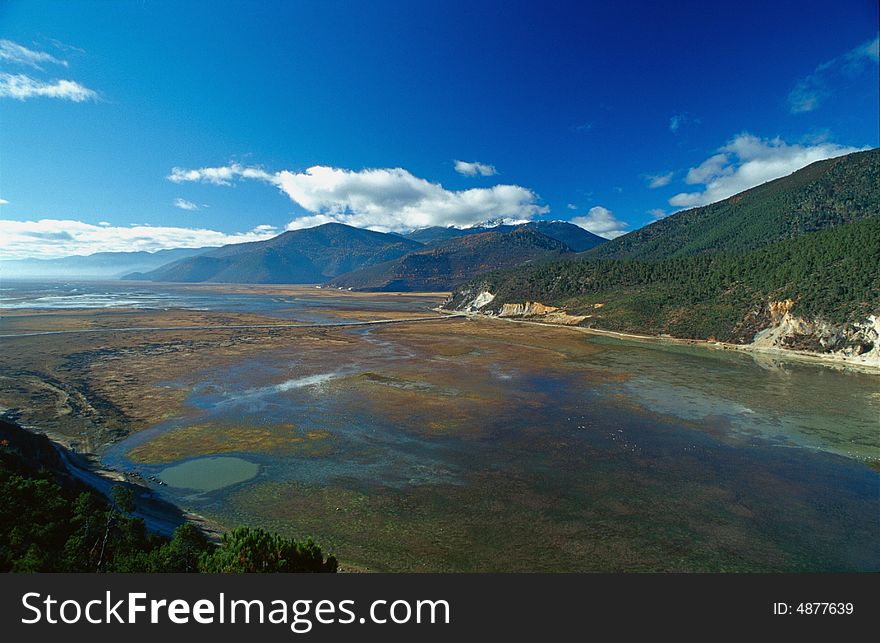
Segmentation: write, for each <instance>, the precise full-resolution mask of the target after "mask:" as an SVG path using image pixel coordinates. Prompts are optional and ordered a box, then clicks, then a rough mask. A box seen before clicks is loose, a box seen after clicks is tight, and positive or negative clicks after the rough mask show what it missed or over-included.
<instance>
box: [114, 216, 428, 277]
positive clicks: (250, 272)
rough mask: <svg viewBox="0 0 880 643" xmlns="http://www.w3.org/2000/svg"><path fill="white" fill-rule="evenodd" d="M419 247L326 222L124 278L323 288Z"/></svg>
mask: <svg viewBox="0 0 880 643" xmlns="http://www.w3.org/2000/svg"><path fill="white" fill-rule="evenodd" d="M421 247H422V244H421V243H419V242H417V241H412V240H410V239H406V238H404V237H400V236H398V235H392V234H385V233H382V232H373V231H371V230H364V229H361V228H354V227H351V226H347V225H343V224H341V223H326V224H324V225H320V226H316V227H314V228H306V229H302V230H290V231H288V232H284V233H283V234H280V235H278V236H277V237H273V238H272V239H268V240H266V241H255V242H250V243H239V244H232V245H228V246H223V247H222V248H218V249H216V250H212V251H209V252H206V253H203V254H201V255H198V256H196V257H189V258H186V259H182V260H180V261H175V262H173V263H170V264H167V265H164V266H162V267H160V268H158V269H156V270H152V271H150V272H146V273H142V274H130V275H126V278H127V279H142V280H149V281H170V282H190V283H192V282H214V283H254V284H258V283H265V284H278V283H290V284H296V283H300V284H302V283H324V282H326V281H327V280H328V279H332V278H333V277H336V276H338V275H341V274H343V273H345V272H350V271H352V270H355V269H358V268H362V267H366V266H371V265H374V264H377V263H382V262H384V261H389V260H391V259H396V258H397V257H400V256H402V255H404V254H406V253H408V252H411V251H413V250H415V249H417V248H421Z"/></svg>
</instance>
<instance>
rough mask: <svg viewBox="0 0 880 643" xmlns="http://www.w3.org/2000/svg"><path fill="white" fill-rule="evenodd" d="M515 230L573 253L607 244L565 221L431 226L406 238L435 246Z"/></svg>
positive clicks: (601, 238)
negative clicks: (545, 238)
mask: <svg viewBox="0 0 880 643" xmlns="http://www.w3.org/2000/svg"><path fill="white" fill-rule="evenodd" d="M517 228H528V229H530V230H534V231H535V232H540V233H541V234H543V235H545V236H548V237H550V238H551V239H556V240H557V241H561V242H562V243H564V244H565V245H566V246H568V247H569V248H570V249H571V250H573V251H575V252H584V251H585V250H589V249H591V248H595V247H596V246H598V245H601V244H603V243H606V242H607V239H605V238H603V237H600V236H598V235H596V234H593V233H592V232H588V231H587V230H584V229H583V228H581V227H580V226H576V225H574V224H573V223H568V222H567V221H529V222H528V223H523V224H522V225H507V224H505V225H498V226H494V227H486V226H476V227H473V228H451V227H450V228H443V227H440V226H432V227H430V228H422V229H421V230H415V231H414V232H410V233H409V234H408V235H406V237H407V238H408V239H412V240H414V241H419V242H420V243H424V244H426V245H437V244H440V243H444V242H446V241H449V240H451V239H456V238H459V237H466V236H469V235H472V234H483V233H485V232H512V231H514V230H516V229H517Z"/></svg>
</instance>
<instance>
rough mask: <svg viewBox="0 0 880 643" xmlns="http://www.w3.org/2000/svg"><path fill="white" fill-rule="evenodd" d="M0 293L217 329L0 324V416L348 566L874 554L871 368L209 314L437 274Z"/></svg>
mask: <svg viewBox="0 0 880 643" xmlns="http://www.w3.org/2000/svg"><path fill="white" fill-rule="evenodd" d="M3 287H4V290H3V291H2V293H0V294H2V301H0V303H2V305H3V307H2V309H0V310H2V318H0V333H3V334H16V333H26V332H36V331H40V330H58V329H72V330H76V329H87V328H105V329H114V328H121V327H134V326H137V327H143V326H150V327H176V326H182V325H205V326H208V325H210V326H216V328H213V329H210V330H198V331H184V330H173V331H172V330H169V331H166V332H162V333H150V332H145V333H143V334H139V333H120V332H114V331H112V330H108V331H107V332H106V333H95V334H91V335H81V334H71V335H63V336H43V337H19V338H5V339H2V340H0V342H2V345H3V348H4V350H3V352H2V357H0V410H2V412H3V413H4V415H6V416H8V417H9V418H11V419H14V420H17V421H19V422H21V423H22V424H24V425H26V426H30V427H34V428H38V429H40V430H43V431H46V432H47V433H49V434H50V435H52V436H53V437H54V438H56V439H58V440H59V441H61V442H63V443H64V444H67V445H69V446H73V447H75V448H76V449H77V450H80V451H88V452H92V453H95V454H97V455H98V456H99V457H100V459H101V461H102V463H103V465H105V466H107V467H111V468H114V469H116V470H118V471H125V472H128V473H129V475H136V476H137V477H138V479H140V480H144V481H146V482H145V484H148V485H150V486H151V488H152V491H153V492H154V493H155V494H157V495H159V496H161V497H163V498H165V499H167V500H169V501H171V502H172V503H174V504H176V505H178V506H180V507H182V508H184V509H186V510H188V511H192V512H195V513H197V514H200V515H203V516H205V517H206V518H208V519H209V520H210V521H212V522H214V523H216V524H218V525H220V526H222V527H225V528H230V527H234V526H236V525H239V524H247V525H255V526H264V527H268V528H271V529H273V530H276V531H279V532H282V533H285V534H287V535H291V536H296V537H304V536H308V535H311V536H313V537H314V538H315V539H316V540H317V541H318V542H319V543H321V544H322V545H323V546H324V548H325V549H328V550H330V551H333V552H334V553H335V554H336V555H337V556H338V557H339V559H340V561H341V562H342V565H343V567H345V568H348V569H354V570H371V571H690V570H696V571H813V570H815V571H824V570H841V571H843V570H862V571H877V570H880V545H878V543H880V473H878V471H880V464H878V463H880V420H878V418H880V377H878V376H877V375H873V374H867V373H860V372H854V371H846V370H840V369H838V370H835V369H831V368H828V367H824V366H818V365H810V364H800V363H797V362H791V363H787V362H785V361H779V360H772V359H770V358H767V357H760V356H752V355H748V354H743V353H727V352H722V351H712V350H708V349H705V348H701V347H695V348H691V347H686V346H667V345H662V344H651V343H648V342H635V341H621V340H614V339H609V338H606V337H598V336H593V335H589V334H586V333H583V332H579V331H578V330H573V329H566V328H550V327H545V326H533V325H526V324H513V323H507V322H503V321H495V320H485V319H446V320H439V321H421V322H413V323H406V324H397V325H387V326H370V327H339V328H332V327H327V328H314V327H313V328H307V329H296V328H285V329H267V328H254V329H241V328H239V329H224V328H223V326H224V325H226V326H228V325H244V324H266V323H273V322H302V323H312V324H314V323H337V322H340V321H364V320H370V319H407V318H414V317H420V316H425V315H426V314H429V313H430V309H431V308H433V307H435V306H437V305H438V304H439V303H440V302H441V301H442V295H438V294H424V295H420V294H406V295H396V294H388V293H384V294H363V293H348V292H339V291H327V290H317V289H315V288H307V287H284V286H259V287H257V286H253V287H252V286H230V287H224V286H179V285H177V286H173V287H172V286H164V285H161V284H158V285H154V284H150V285H144V284H137V285H132V284H119V283H115V284H85V283H83V284H66V285H64V284H10V283H4V284H3ZM74 289H76V290H74ZM47 298H48V299H47Z"/></svg>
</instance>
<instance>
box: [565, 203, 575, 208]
mask: <svg viewBox="0 0 880 643" xmlns="http://www.w3.org/2000/svg"><path fill="white" fill-rule="evenodd" d="M565 207H566V208H568V209H569V210H577V209H578V207H577V206H576V205H575V204H574V203H569V204H568V205H567V206H565Z"/></svg>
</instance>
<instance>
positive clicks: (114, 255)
mask: <svg viewBox="0 0 880 643" xmlns="http://www.w3.org/2000/svg"><path fill="white" fill-rule="evenodd" d="M208 250H211V248H172V249H170V250H158V251H156V252H96V253H94V254H91V255H83V256H71V257H62V258H60V259H17V260H10V261H0V276H3V277H5V278H7V279H13V278H19V277H20V278H28V279H71V278H76V279H119V278H120V277H122V276H123V275H126V274H128V273H131V272H135V271H137V272H146V271H149V270H155V269H156V268H158V267H160V266H164V265H166V264H168V263H170V262H173V261H177V260H179V259H184V258H186V257H192V256H194V255H198V254H201V253H203V252H206V251H208Z"/></svg>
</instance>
